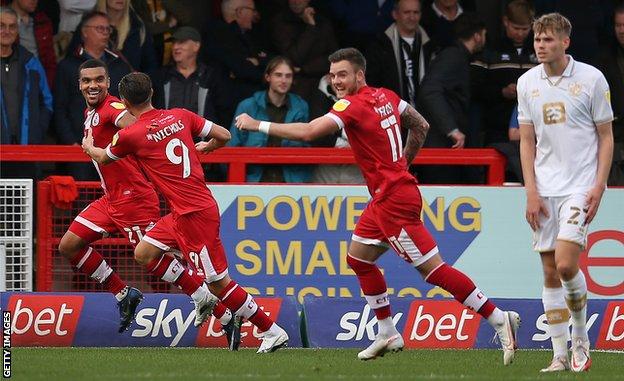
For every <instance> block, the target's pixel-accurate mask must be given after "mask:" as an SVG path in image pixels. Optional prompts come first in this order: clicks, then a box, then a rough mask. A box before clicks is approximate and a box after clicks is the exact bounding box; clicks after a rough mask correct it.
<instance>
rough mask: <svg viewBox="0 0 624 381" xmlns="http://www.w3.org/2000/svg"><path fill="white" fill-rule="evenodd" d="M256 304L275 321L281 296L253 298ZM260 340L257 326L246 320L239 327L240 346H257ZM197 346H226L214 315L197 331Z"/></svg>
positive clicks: (280, 304) (219, 325)
mask: <svg viewBox="0 0 624 381" xmlns="http://www.w3.org/2000/svg"><path fill="white" fill-rule="evenodd" d="M254 299H255V300H256V303H257V304H258V308H260V309H262V310H264V312H266V314H267V315H269V317H270V318H271V319H272V320H273V321H277V319H278V318H279V314H280V309H281V307H282V299H281V298H254ZM260 342H261V338H260V333H259V332H258V328H256V327H255V326H254V325H252V324H251V322H249V321H246V322H245V323H243V325H242V327H241V347H259V346H260ZM195 346H197V347H220V348H224V347H227V339H226V338H225V336H224V335H223V332H222V331H221V323H219V321H218V320H217V319H215V317H214V316H211V317H210V320H209V321H208V322H207V323H205V324H204V325H202V326H201V327H200V328H199V332H198V333H197V340H196V341H195Z"/></svg>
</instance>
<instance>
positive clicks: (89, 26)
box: [54, 11, 132, 180]
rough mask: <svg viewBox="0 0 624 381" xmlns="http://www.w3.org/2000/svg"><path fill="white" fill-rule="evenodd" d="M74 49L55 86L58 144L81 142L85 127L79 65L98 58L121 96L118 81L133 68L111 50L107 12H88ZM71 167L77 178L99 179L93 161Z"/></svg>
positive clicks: (65, 61)
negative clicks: (104, 65)
mask: <svg viewBox="0 0 624 381" xmlns="http://www.w3.org/2000/svg"><path fill="white" fill-rule="evenodd" d="M77 30H78V31H79V35H78V34H77V35H76V36H75V37H76V38H77V39H78V42H79V43H78V44H77V46H76V48H75V49H73V50H72V51H70V52H68V54H67V56H66V57H65V58H63V60H61V62H59V65H58V72H57V85H56V86H55V88H54V122H55V127H56V135H57V138H58V143H59V144H73V145H80V144H81V142H82V137H83V130H84V126H83V123H84V108H85V104H84V99H83V97H82V95H81V94H80V91H79V89H78V67H79V66H80V64H81V63H83V62H84V61H86V60H88V59H91V58H97V59H100V60H102V61H104V62H105V63H106V64H107V66H108V74H109V76H110V83H111V86H110V93H111V94H113V95H115V96H118V95H119V94H118V93H117V84H118V83H119V81H120V80H121V78H122V77H123V76H124V75H126V74H128V73H130V72H131V71H132V67H131V66H130V64H128V63H127V62H126V61H125V60H124V59H123V56H122V55H120V54H119V53H118V52H116V51H113V50H111V49H109V46H110V35H111V32H112V28H111V26H110V22H109V19H108V16H107V15H106V14H105V13H102V12H98V11H93V12H89V13H86V14H85V15H84V17H83V19H82V22H81V23H80V25H79V26H78V28H77ZM68 169H69V172H70V174H71V175H73V176H74V177H75V178H76V179H79V180H82V179H93V178H97V176H95V173H94V172H93V166H92V165H90V164H82V163H80V164H70V165H68Z"/></svg>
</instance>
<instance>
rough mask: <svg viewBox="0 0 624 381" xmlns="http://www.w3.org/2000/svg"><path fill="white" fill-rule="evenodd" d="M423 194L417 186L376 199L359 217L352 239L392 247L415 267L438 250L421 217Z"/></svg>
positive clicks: (400, 189)
mask: <svg viewBox="0 0 624 381" xmlns="http://www.w3.org/2000/svg"><path fill="white" fill-rule="evenodd" d="M421 208H422V197H421V195H420V191H419V190H418V188H417V187H416V186H414V185H411V184H410V185H405V186H400V187H398V188H395V189H393V191H392V193H391V194H389V195H387V196H386V197H384V198H383V199H381V200H375V199H373V200H372V201H371V202H370V203H369V204H368V206H366V209H364V212H363V213H362V215H361V216H360V219H359V220H358V222H357V224H356V226H355V231H354V232H353V236H352V237H351V239H352V240H353V241H356V242H360V243H363V244H366V245H376V246H382V247H386V248H387V247H389V246H391V247H392V248H393V249H394V250H395V251H396V252H397V253H398V254H399V256H400V257H401V258H403V259H404V260H405V261H407V262H409V263H411V264H412V265H413V266H414V267H416V266H419V265H421V264H423V263H424V262H426V261H427V260H428V259H429V258H431V257H432V256H434V255H435V254H437V253H438V246H437V244H436V242H435V240H434V239H433V237H432V236H431V233H429V231H428V230H427V228H426V227H425V226H424V225H423V223H422V221H421V219H420V211H421Z"/></svg>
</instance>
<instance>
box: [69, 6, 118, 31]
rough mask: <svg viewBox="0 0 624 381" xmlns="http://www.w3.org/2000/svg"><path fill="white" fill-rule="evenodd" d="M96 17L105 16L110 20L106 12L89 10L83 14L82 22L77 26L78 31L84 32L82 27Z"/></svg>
mask: <svg viewBox="0 0 624 381" xmlns="http://www.w3.org/2000/svg"><path fill="white" fill-rule="evenodd" d="M96 17H104V18H105V19H107V20H110V19H109V17H108V15H107V14H106V13H104V12H100V11H91V12H87V13H85V14H83V15H82V19H80V24H78V27H76V30H77V31H80V32H82V28H83V27H84V26H85V25H86V24H87V23H88V22H89V21H91V20H92V19H94V18H96Z"/></svg>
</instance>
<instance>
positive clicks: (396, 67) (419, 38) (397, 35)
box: [366, 0, 432, 107]
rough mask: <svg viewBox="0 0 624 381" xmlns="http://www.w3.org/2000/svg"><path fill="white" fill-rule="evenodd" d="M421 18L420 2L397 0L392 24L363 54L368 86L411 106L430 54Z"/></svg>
mask: <svg viewBox="0 0 624 381" xmlns="http://www.w3.org/2000/svg"><path fill="white" fill-rule="evenodd" d="M420 16H421V4H420V0H396V1H395V3H394V10H393V11H392V17H393V18H394V20H395V22H394V23H393V24H392V25H390V26H389V27H388V29H386V31H385V32H384V33H380V34H379V35H378V36H377V37H376V39H375V40H374V41H373V42H372V44H371V45H370V46H369V48H368V49H367V54H366V62H367V66H366V79H367V82H368V84H369V85H371V86H375V87H385V88H387V89H390V90H392V91H394V92H395V93H397V94H399V95H400V96H401V98H402V99H404V100H406V101H408V102H409V103H410V104H411V105H412V106H414V107H416V99H417V98H418V90H419V87H420V82H421V81H422V79H423V77H424V75H425V70H426V69H427V66H428V65H429V61H430V60H431V53H432V51H431V44H430V40H429V36H428V35H427V32H425V30H424V29H423V28H422V27H421V26H420V25H419V22H420Z"/></svg>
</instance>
